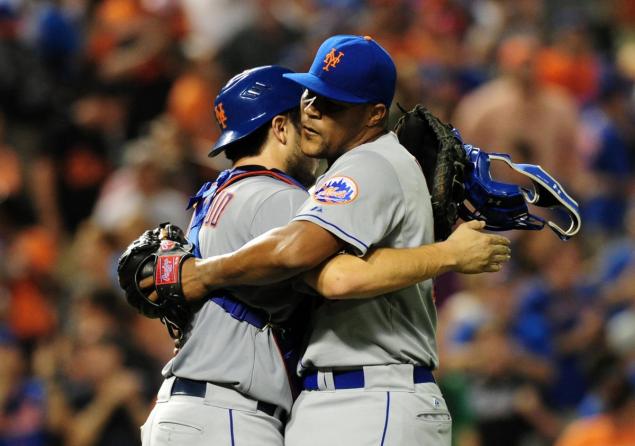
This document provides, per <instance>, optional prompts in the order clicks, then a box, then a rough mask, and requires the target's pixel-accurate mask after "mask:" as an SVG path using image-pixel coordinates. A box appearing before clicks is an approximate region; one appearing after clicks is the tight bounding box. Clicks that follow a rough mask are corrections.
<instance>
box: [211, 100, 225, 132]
mask: <svg viewBox="0 0 635 446" xmlns="http://www.w3.org/2000/svg"><path fill="white" fill-rule="evenodd" d="M214 114H216V120H217V121H218V123H219V124H220V126H221V127H222V128H224V129H225V128H227V116H225V110H224V109H223V103H222V102H219V103H218V105H217V106H216V107H214Z"/></svg>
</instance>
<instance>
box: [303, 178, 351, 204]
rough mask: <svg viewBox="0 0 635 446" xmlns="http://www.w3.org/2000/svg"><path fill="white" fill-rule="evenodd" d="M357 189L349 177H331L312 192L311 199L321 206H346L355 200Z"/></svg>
mask: <svg viewBox="0 0 635 446" xmlns="http://www.w3.org/2000/svg"><path fill="white" fill-rule="evenodd" d="M358 192H359V188H358V187H357V183H355V180H353V179H352V178H349V177H333V178H330V179H328V180H327V181H326V182H325V183H324V184H322V185H321V186H320V187H319V188H317V189H316V190H315V192H313V199H314V200H315V201H317V202H319V203H323V204H346V203H350V202H351V201H353V200H355V199H356V198H357V194H358Z"/></svg>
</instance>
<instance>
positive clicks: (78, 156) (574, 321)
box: [0, 0, 635, 446]
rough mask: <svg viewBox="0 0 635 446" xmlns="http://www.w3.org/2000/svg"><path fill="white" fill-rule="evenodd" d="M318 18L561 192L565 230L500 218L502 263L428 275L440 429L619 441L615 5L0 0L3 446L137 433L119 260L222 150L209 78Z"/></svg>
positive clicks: (136, 344)
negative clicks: (374, 44) (449, 425)
mask: <svg viewBox="0 0 635 446" xmlns="http://www.w3.org/2000/svg"><path fill="white" fill-rule="evenodd" d="M334 33H355V34H362V35H371V36H373V37H374V38H375V39H377V40H378V41H379V42H380V43H381V44H382V45H384V46H385V47H386V48H387V49H388V50H389V51H390V52H391V54H392V55H393V56H394V59H395V61H396V63H397V67H398V73H399V80H398V91H397V98H396V102H399V103H400V104H402V105H403V106H405V107H411V106H413V105H414V104H415V103H417V102H421V103H423V104H425V105H426V106H428V107H429V108H430V109H431V110H432V111H433V112H434V113H436V114H437V115H439V116H440V117H442V118H443V119H445V120H450V121H451V122H452V123H453V124H455V125H456V126H457V127H458V128H459V129H461V131H462V133H463V136H464V139H466V140H467V141H469V142H471V143H473V144H475V145H477V146H480V147H482V148H484V149H485V150H487V151H501V152H510V153H512V154H513V156H514V160H515V161H517V162H518V161H529V162H532V163H539V164H541V165H542V166H543V167H544V168H546V169H547V170H548V171H549V172H551V173H552V174H554V176H555V177H556V178H558V179H559V180H560V181H561V182H562V184H563V185H565V186H566V188H567V189H568V190H569V191H570V193H571V194H572V195H573V196H574V197H576V198H577V199H578V200H579V201H580V204H581V209H582V213H583V218H584V219H583V230H582V232H581V233H580V234H579V235H578V236H577V237H575V238H574V239H573V240H571V241H569V242H567V243H562V242H561V241H559V240H558V239H557V238H556V237H555V236H554V235H553V234H552V233H550V232H549V231H548V230H544V231H542V232H531V233H518V232H517V233H513V234H509V236H511V237H512V238H513V240H514V244H513V259H512V261H511V263H510V264H509V265H508V266H506V267H505V270H504V271H503V272H501V273H497V274H495V275H485V276H462V277H458V276H453V275H448V276H444V277H442V278H441V280H439V298H438V306H439V319H440V327H439V343H440V349H441V356H442V367H441V370H440V371H439V379H440V382H441V384H442V386H443V388H444V392H445V395H446V398H447V400H448V403H449V404H450V406H451V409H452V413H453V417H454V437H455V444H456V445H460V446H468V445H471V446H476V445H488V446H489V445H494V446H496V445H508V446H513V445H523V446H530V445H536V446H538V445H550V444H558V445H559V446H574V445H577V444H582V443H579V441H580V438H584V439H586V440H587V441H589V442H588V443H584V444H586V445H590V446H593V445H594V444H598V445H600V444H603V445H604V443H593V438H596V437H597V438H600V437H601V436H602V435H603V433H606V432H607V429H608V430H613V433H618V434H619V435H622V436H623V437H624V438H625V439H626V440H625V441H626V442H625V443H624V444H629V445H635V434H634V433H633V428H632V427H630V428H629V427H628V426H629V425H630V424H632V420H634V419H635V392H634V390H633V389H634V388H635V274H634V273H635V251H634V250H633V248H634V247H635V189H634V181H633V168H634V163H633V161H634V155H635V120H634V116H635V115H634V111H635V107H634V106H635V99H634V98H635V96H634V94H633V93H634V90H633V81H634V80H635V2H633V1H632V0H595V1H592V0H551V1H541V0H298V1H291V0H253V1H247V0H241V1H232V0H101V1H96V0H93V1H91V0H57V1H53V0H52V1H35V0H0V104H1V107H0V259H1V262H0V445H2V446H4V445H18V444H19V445H43V444H51V445H111V444H112V445H115V444H116V445H134V444H137V442H138V426H139V425H140V424H141V423H142V422H143V421H144V419H145V416H146V415H147V413H148V411H149V410H150V408H151V405H152V398H153V396H154V392H155V391H156V389H157V387H158V384H159V383H160V375H159V371H160V369H161V367H162V365H163V364H164V363H165V362H166V361H167V360H168V359H169V358H170V357H171V355H172V347H173V346H172V342H171V340H170V339H169V338H168V337H167V334H166V332H165V330H164V328H163V327H162V326H161V325H160V324H159V323H158V322H157V321H150V320H146V319H143V318H141V317H139V316H137V315H135V314H133V313H132V312H131V311H130V310H129V308H127V306H126V305H125V304H124V303H123V301H122V299H121V293H120V292H119V290H118V288H117V286H116V278H115V274H114V268H115V264H116V259H117V256H118V254H119V253H120V252H121V251H122V249H123V247H125V246H126V244H127V243H128V242H129V241H130V240H131V239H133V238H135V237H136V236H137V235H138V234H139V233H140V232H141V231H142V230H144V229H146V228H148V227H151V226H154V225H156V224H158V223H159V222H162V221H166V220H170V221H172V222H174V223H177V224H179V225H181V226H186V224H187V219H188V216H187V215H186V213H185V212H184V206H185V203H186V197H187V196H188V195H189V194H191V193H193V192H194V191H196V189H197V187H198V185H200V184H201V182H203V181H204V180H206V179H209V178H212V177H213V176H214V175H215V174H216V172H217V171H218V170H219V169H222V168H223V167H225V164H223V161H222V160H218V159H215V160H209V159H207V158H206V156H205V155H206V153H207V149H208V147H209V146H210V144H211V141H213V140H214V138H215V136H216V135H217V132H218V130H217V126H216V124H215V123H214V122H213V118H212V107H211V103H212V101H213V98H214V96H215V94H216V92H217V91H218V89H219V88H220V86H221V85H223V83H224V82H225V81H226V80H227V79H228V78H229V77H230V75H233V74H235V73H237V72H239V71H240V70H242V69H245V68H248V67H251V66H256V65H263V64H270V63H278V64H282V65H285V66H288V67H290V68H292V69H296V70H305V69H307V68H308V65H309V64H310V61H311V59H312V56H313V54H314V52H315V50H316V48H317V46H318V45H319V43H320V42H321V41H322V40H323V39H324V38H325V37H327V36H329V35H331V34H334ZM393 111H395V110H394V109H393ZM620 420H621V422H620ZM572 423H575V424H573V427H572ZM567 429H568V430H567ZM629 429H630V431H629ZM563 432H569V433H570V435H567V438H566V439H565V438H563V435H564V434H563ZM572 432H573V433H572Z"/></svg>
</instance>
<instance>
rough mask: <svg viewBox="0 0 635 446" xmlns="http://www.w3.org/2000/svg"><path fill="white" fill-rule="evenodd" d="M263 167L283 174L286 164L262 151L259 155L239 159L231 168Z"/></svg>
mask: <svg viewBox="0 0 635 446" xmlns="http://www.w3.org/2000/svg"><path fill="white" fill-rule="evenodd" d="M252 165H256V166H263V167H265V168H267V169H278V170H281V171H283V172H284V170H285V168H286V167H287V166H286V164H285V163H284V162H283V161H282V160H279V159H278V158H277V157H275V156H272V155H271V153H269V152H268V151H267V150H266V149H265V150H263V151H262V153H260V154H259V155H255V156H246V157H244V158H239V159H238V160H236V162H235V163H234V166H233V167H242V166H252Z"/></svg>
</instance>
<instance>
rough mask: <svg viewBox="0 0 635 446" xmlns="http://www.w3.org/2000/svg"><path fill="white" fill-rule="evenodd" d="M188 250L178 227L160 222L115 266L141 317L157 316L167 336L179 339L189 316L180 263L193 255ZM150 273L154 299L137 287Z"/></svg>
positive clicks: (120, 283) (131, 301)
mask: <svg viewBox="0 0 635 446" xmlns="http://www.w3.org/2000/svg"><path fill="white" fill-rule="evenodd" d="M192 249H193V247H192V245H191V244H189V242H188V241H187V239H186V238H185V235H184V234H183V231H182V230H181V229H180V228H178V227H177V226H173V225H171V224H169V223H164V224H162V225H160V226H159V227H158V228H155V229H153V230H148V231H146V232H144V233H143V235H141V237H139V238H138V239H137V240H135V241H134V242H132V243H131V244H130V245H129V246H128V248H127V249H126V251H125V252H124V253H123V254H122V255H121V257H120V258H119V265H118V267H117V273H118V275H119V285H120V286H121V288H122V289H123V290H124V291H125V293H126V299H127V300H128V303H129V304H130V305H132V306H133V307H134V308H136V309H137V310H138V311H139V312H140V313H141V314H143V315H144V316H147V317H149V318H152V319H157V318H158V319H161V322H163V324H165V326H166V327H167V329H168V332H169V333H170V336H171V337H172V338H174V339H177V340H179V341H180V340H181V339H182V337H183V334H184V333H185V331H187V328H188V325H189V323H190V320H191V318H192V309H191V308H190V306H189V305H188V304H187V302H186V301H185V298H184V296H183V290H182V288H181V265H182V264H183V262H184V261H185V259H187V258H188V257H193V256H192ZM152 275H153V276H154V290H156V292H157V295H158V299H157V301H156V302H153V301H151V300H150V299H149V298H148V296H149V294H150V292H151V291H152V289H150V290H145V291H144V290H142V289H141V288H139V282H140V281H141V280H143V279H144V278H146V277H150V276H152Z"/></svg>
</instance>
